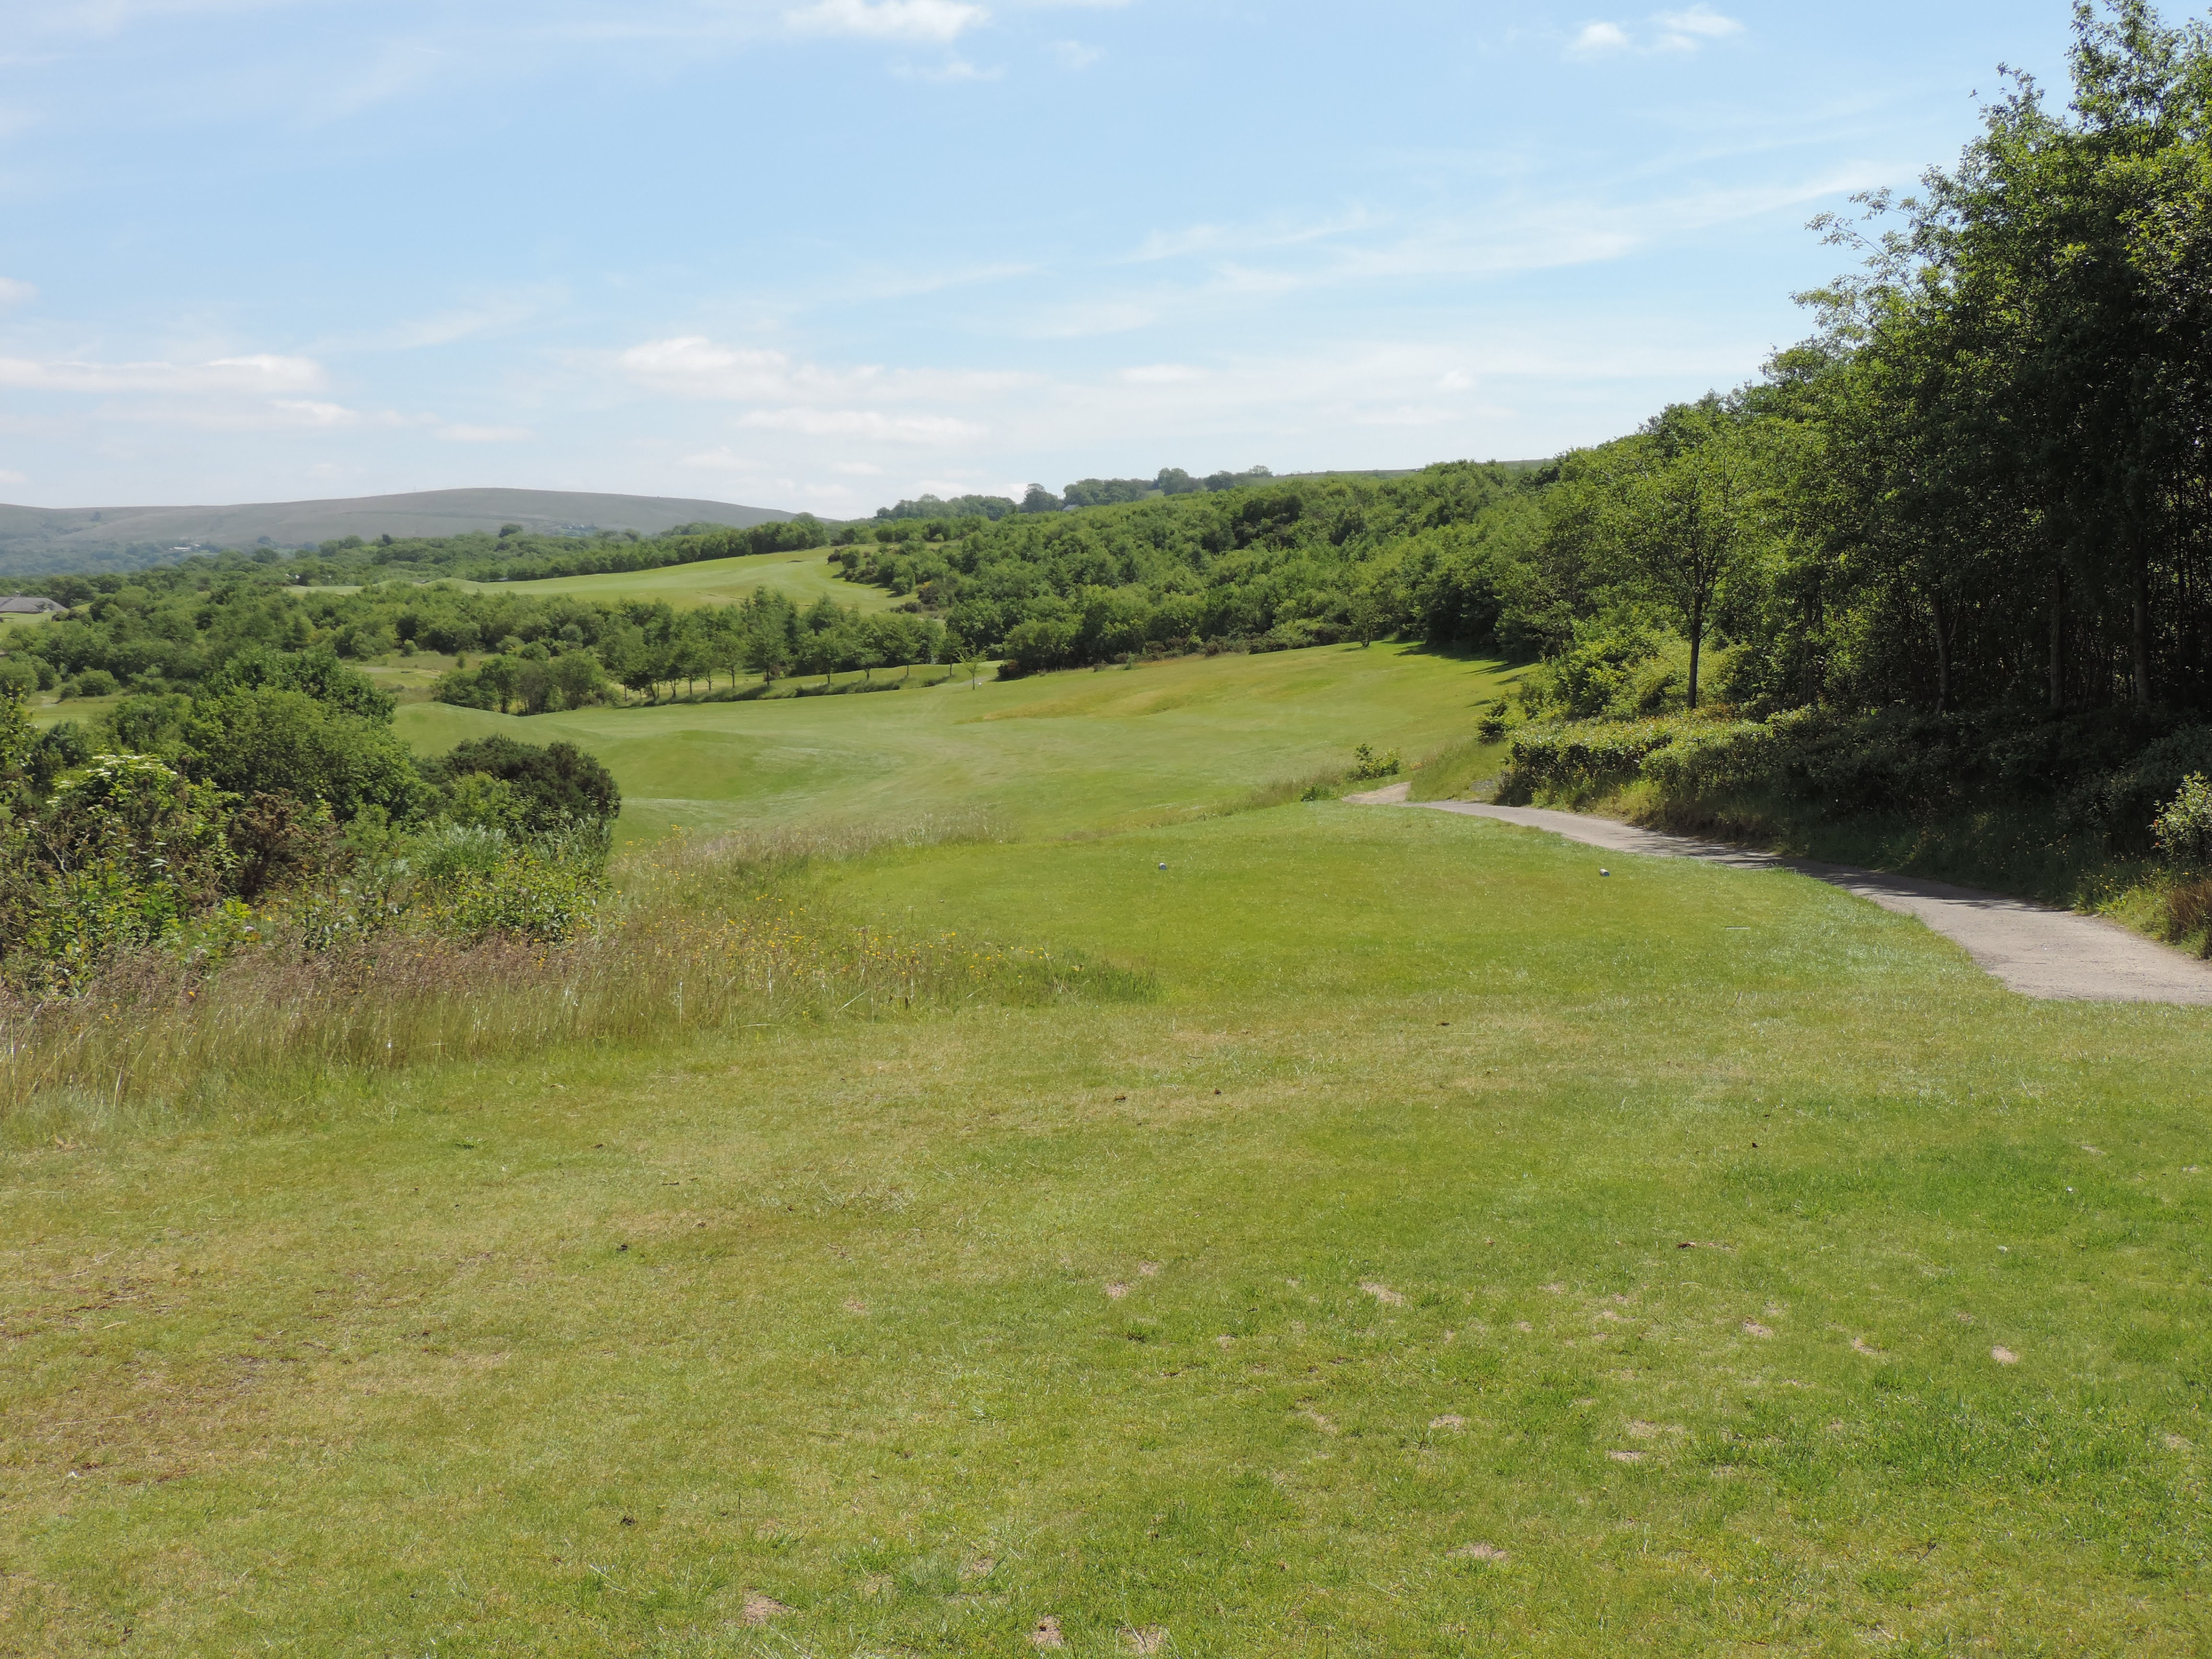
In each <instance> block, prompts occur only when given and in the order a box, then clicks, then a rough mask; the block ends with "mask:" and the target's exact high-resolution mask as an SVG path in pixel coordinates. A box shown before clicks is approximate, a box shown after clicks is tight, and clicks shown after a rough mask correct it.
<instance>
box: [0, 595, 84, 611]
mask: <svg viewBox="0 0 2212 1659" xmlns="http://www.w3.org/2000/svg"><path fill="white" fill-rule="evenodd" d="M68 609H69V607H68V606H67V605H64V604H63V603H62V602H61V601H60V600H58V599H46V598H45V597H43V596H38V597H34V596H33V595H30V594H27V593H11V594H10V595H9V596H8V597H7V598H6V599H0V617H52V616H58V615H59V614H60V613H61V612H63V611H66V610H68Z"/></svg>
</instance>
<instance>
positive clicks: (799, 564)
mask: <svg viewBox="0 0 2212 1659" xmlns="http://www.w3.org/2000/svg"><path fill="white" fill-rule="evenodd" d="M459 585H460V586H464V587H473V588H476V589H478V590H479V591H494V590H495V591H497V592H513V593H538V594H545V595H550V594H554V593H567V594H571V595H573V596H574V597H575V598H577V599H595V600H598V601H599V602H601V603H603V604H618V603H620V602H621V601H623V600H624V599H660V600H665V602H666V603H668V604H670V605H734V604H736V603H737V602H738V600H740V599H744V597H745V596H746V595H747V594H748V593H750V592H752V591H753V590H754V589H755V588H757V587H766V588H772V589H774V590H775V592H779V593H781V594H783V595H784V596H785V597H786V598H787V599H790V600H792V601H793V603H794V604H797V605H811V604H813V603H814V602H815V601H816V600H817V599H835V600H836V602H837V603H838V604H839V605H846V606H848V607H850V606H858V607H859V608H860V609H861V610H863V611H887V610H889V609H890V607H891V605H894V604H895V603H896V599H894V597H893V596H892V595H891V594H890V593H888V592H885V591H884V589H882V588H880V587H870V586H863V585H862V584H860V583H858V582H848V581H845V580H842V579H841V578H840V577H839V576H838V575H837V574H836V567H834V566H832V565H831V564H830V563H829V559H828V557H827V550H825V549H823V548H813V549H811V550H808V551H806V552H804V553H757V554H753V555H751V556H749V557H745V558H738V559H702V560H700V561H699V562H696V564H677V565H667V566H664V567H662V568H659V569H658V570H620V571H610V572H607V573H605V574H601V575H594V576H555V577H552V578H550V579H548V580H544V581H535V582H463V583H461V584H459Z"/></svg>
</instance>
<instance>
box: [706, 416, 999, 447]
mask: <svg viewBox="0 0 2212 1659" xmlns="http://www.w3.org/2000/svg"><path fill="white" fill-rule="evenodd" d="M739 423H740V424H741V425H744V426H749V427H757V428H761V429H762V430H764V431H769V432H797V433H801V434H804V435H805V436H807V437H809V438H869V439H874V440H877V441H882V442H890V443H899V444H948V443H961V442H964V441H968V440H969V439H973V438H980V437H981V436H982V435H984V432H985V430H986V428H983V427H981V426H978V425H977V424H976V423H975V422H973V421H962V420H956V419H954V418H953V417H952V416H949V415H898V414H889V413H886V412H885V411H884V410H879V409H756V410H749V411H748V412H747V413H746V414H745V415H744V416H742V417H741V418H740V422H739Z"/></svg>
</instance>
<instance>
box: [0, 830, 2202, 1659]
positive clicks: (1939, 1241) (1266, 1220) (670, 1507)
mask: <svg viewBox="0 0 2212 1659" xmlns="http://www.w3.org/2000/svg"><path fill="white" fill-rule="evenodd" d="M1162 864H1164V865H1165V866H1167V868H1166V869H1165V870H1162V869H1161V868H1159V866H1161V865H1162ZM1612 868H1613V874H1612V876H1610V877H1608V878H1602V879H1601V878H1599V877H1598V876H1597V874H1596V869H1595V863H1594V860H1593V859H1592V857H1591V856H1590V855H1589V853H1588V851H1587V849H1580V848H1571V847H1568V846H1565V845H1563V844H1561V843H1559V842H1557V841H1555V840H1553V839H1550V838H1547V837H1543V836H1536V835H1533V834H1530V833H1528V832H1524V831H1519V830H1516V829H1510V828H1507V827H1504V826H1501V825H1497V824H1492V823H1483V822H1480V821H1469V820H1463V819H1458V818H1453V817H1447V816H1445V815H1442V814H1432V813H1425V812H1417V811H1389V810H1386V809H1362V808H1356V807H1351V806H1346V805H1340V804H1337V803H1333V802H1325V803H1319V804H1311V805H1304V804H1301V805H1286V806H1283V807H1279V808H1276V809H1273V810H1271V811H1249V812H1244V813H1241V814H1237V815H1233V816H1228V817H1215V818H1211V819H1208V820H1206V821H1202V822H1197V823H1181V824H1172V825H1164V826H1159V827H1155V828H1150V829H1143V830H1139V831H1133V832H1129V833H1126V834H1123V835H1120V836H1100V837H1097V838H1092V839H1087V840H1076V841H1060V842H1027V843H1020V844H998V845H988V846H986V845H953V846H943V847H937V848H903V849H902V848H893V849H887V850H884V851H879V852H876V853H872V854H866V855H865V856H862V857H859V858H855V859H848V860H836V861H832V862H828V863H820V862H817V863H816V864H815V865H813V866H810V868H809V870H808V871H807V872H805V874H804V875H803V877H799V878H795V879H799V880H801V882H802V884H803V885H804V886H805V890H806V891H807V893H808V895H809V899H810V902H816V903H819V904H821V905H823V906H825V907H830V908H834V909H835V910H836V912H837V913H838V914H840V915H843V916H845V917H847V918H848V919H857V920H860V921H873V922H875V923H876V924H878V925H880V926H884V927H892V928H902V929H910V930H915V931H927V932H928V933H932V934H942V933H954V934H958V935H960V936H963V937H967V936H981V937H1000V936H1003V935H1004V930H1006V928H1008V927H1015V928H1018V929H1019V930H1020V931H1021V933H1022V936H1023V937H1024V938H1025V939H1028V940H1030V941H1031V942H1032V943H1034V944H1036V945H1040V946H1042V945H1051V946H1052V947H1053V948H1055V949H1058V948H1066V947H1073V946H1080V947H1082V948H1084V949H1085V950H1088V951H1096V952H1097V953H1100V954H1101V955H1103V956H1109V957H1113V958H1114V959H1116V960H1120V961H1124V962H1127V963H1137V964H1142V965H1144V966H1145V967H1146V968H1148V969H1150V970H1151V971H1152V973H1153V974H1154V975H1156V976H1157V980H1158V985H1159V987H1160V996H1159V1000H1157V1001H1154V1002H1151V1003H1128V1002H1075V1003H1063V1004H1061V1005H1060V1006H1049V1007H1046V1006H1009V1005H1006V1004H1003V1003H1000V1004H992V1005H987V1006H986V1005H980V1004H971V1005H969V1006H963V1007H958V1008H943V1007H940V1008H937V1009H932V1010H921V1009H916V1010H911V1011H910V1010H906V1009H902V1008H898V1007H895V1006H885V1007H884V1008H883V1009H882V1010H881V1011H880V1012H879V1014H878V1017H877V1018H872V1019H870V1020H867V1021H866V1022H860V1021H857V1020H853V1019H844V1020H833V1021H826V1022H825V1021H800V1022H792V1023H785V1024H775V1025H773V1026H770V1027H769V1028H768V1029H765V1030H720V1031H716V1032H711V1033H703V1034H693V1035H691V1036H688V1037H685V1038H684V1039H681V1040H678V1041H672V1042H671V1041H660V1042H623V1041H622V1040H621V1039H619V1038H618V1037H607V1038H604V1039H603V1040H601V1041H599V1042H592V1043H586V1044H570V1045H567V1046H564V1047H560V1048H554V1049H550V1050H547V1051H544V1052H542V1053H537V1054H526V1055H523V1054H518V1055H514V1056H512V1057H507V1058H502V1059H497V1060H483V1061H479V1062H477V1063H474V1064H467V1065H448V1066H416V1067H411V1068H408V1069H406V1070H404V1071H403V1072H398V1073H388V1074H384V1075H380V1076H377V1077H374V1078H373V1079H362V1080H359V1081H356V1082H355V1083H353V1084H351V1085H346V1084H343V1082H342V1081H340V1080H337V1079H325V1082H324V1083H323V1084H322V1085H319V1091H318V1092H317V1093H316V1095H315V1097H314V1099H313V1100H312V1101H307V1102H299V1103H294V1104H293V1105H292V1106H291V1107H290V1108H289V1109H288V1110H287V1111H286V1113H284V1114H283V1115H278V1116H276V1117H275V1118H262V1119H259V1120H252V1117H251V1113H250V1111H249V1109H248V1108H249V1104H250V1103H247V1102H244V1101H241V1102H240V1103H239V1113H238V1118H239V1121H258V1126H259V1127H255V1128H253V1129H252V1131H251V1132H240V1129H239V1128H237V1127H235V1126H234V1124H229V1123H224V1122H221V1121H204V1122H202V1123H200V1124H198V1125H197V1126H190V1127H185V1128H183V1129H181V1130H179V1132H176V1133H169V1134H166V1135H161V1136H155V1137H150V1138H149V1137H148V1136H146V1135H144V1134H143V1133H132V1134H123V1133H108V1134H92V1135H88V1137H86V1138H85V1139H83V1140H82V1141H81V1142H80V1144H76V1145H70V1146H63V1145H56V1144H53V1143H52V1141H51V1140H50V1141H48V1142H47V1143H46V1144H45V1145H42V1146H37V1147H21V1146H19V1147H18V1148H16V1149H15V1150H14V1151H13V1152H9V1153H8V1154H7V1155H6V1156H7V1165H6V1167H7V1170H8V1179H7V1182H6V1184H5V1188H4V1197H5V1201H6V1203H7V1205H8V1212H7V1225H6V1226H5V1229H4V1232H0V1237H4V1239H5V1240H6V1242H7V1243H6V1250H7V1258H6V1268H7V1283H8V1285H9V1306H8V1313H7V1318H6V1329H7V1331H8V1339H9V1351H10V1361H11V1363H10V1364H9V1367H8V1368H7V1370H6V1372H5V1374H4V1378H0V1389H4V1394H0V1422H4V1424H5V1425H6V1428H5V1434H4V1436H0V1440H4V1444H5V1447H6V1450H5V1451H4V1453H0V1459H3V1460H4V1461H0V1483H4V1484H0V1504H4V1517H5V1524H4V1525H0V1574H4V1577H0V1583H4V1584H5V1586H6V1589H5V1592H4V1594H5V1598H6V1599H5V1602H4V1621H0V1644H6V1645H7V1646H9V1648H10V1649H12V1650H16V1651H24V1652H42V1653H43V1652H83V1651H97V1650H102V1649H105V1648H107V1647H112V1646H115V1645H119V1644H124V1643H125V1642H126V1641H127V1643H128V1644H129V1645H130V1646H131V1647H133V1648H145V1649H149V1650H154V1651H175V1652H233V1651H246V1650H271V1649H273V1650H297V1651H310V1650H311V1651H314V1652H318V1653H330V1654H352V1653H358V1654H383V1653H398V1652H407V1653H418V1652H428V1651H432V1650H437V1651H461V1652H469V1653H477V1654H517V1655H520V1654H531V1655H538V1654H562V1653H575V1654H585V1653H590V1654H606V1653H639V1654H667V1655H690V1654H726V1653H761V1654H771V1653H773V1654H790V1653H810V1654H811V1653H821V1654H838V1655H844V1654H856V1653H869V1654H873V1653H1001V1654H1011V1653H1017V1652H1024V1651H1031V1649H1030V1647H1029V1646H1028V1638H1030V1635H1031V1633H1032V1632H1035V1631H1036V1629H1037V1627H1038V1626H1039V1623H1040V1621H1041V1620H1045V1619H1048V1618H1049V1619H1051V1620H1054V1621H1055V1624H1056V1626H1057V1628H1058V1629H1059V1630H1060V1632H1061V1633H1062V1639H1064V1640H1065V1642H1066V1650H1067V1651H1069V1652H1071V1653H1091V1654H1104V1653H1108V1652H1127V1651H1130V1650H1133V1649H1135V1648H1140V1647H1141V1646H1142V1644H1145V1643H1149V1642H1154V1641H1157V1643H1158V1646H1157V1648H1156V1650H1157V1651H1159V1652H1163V1653H1165V1652H1176V1653H1184V1654H1208V1655H1211V1654H1249V1653H1294V1654H1312V1655H1316V1656H1318V1655H1321V1654H1323V1653H1328V1654H1333V1655H1334V1654H1346V1653H1368V1654H1377V1655H1382V1654H1388V1655H1400V1654H1425V1653H1437V1654H1458V1653H1470V1652H1490V1651H1506V1652H1519V1653H1532V1654H1584V1653H1591V1652H1613V1651H1621V1650H1644V1651H1652V1652H1683V1651H1736V1650H1752V1649H1754V1648H1757V1649H1760V1650H1783V1651H1791V1652H1802V1653H1829V1652H1835V1653H1843V1652H1857V1651H1862V1650H1864V1649H1866V1648H1867V1647H1868V1646H1869V1644H1875V1645H1879V1646H1881V1648H1883V1649H1885V1650H1892V1651H1899V1652H1938V1651H1965V1650H1991V1651H2002V1652H2005V1653H2052V1654H2057V1653H2068V1654H2072V1653H2081V1652H2104V1653H2120V1652H2127V1653H2190V1652H2195V1651H2199V1650H2202V1648H2203V1644H2204V1642H2205V1639H2206V1636H2207V1632H2206V1629H2205V1625H2206V1620H2205V1616H2204V1614H2203V1611H2202V1609H2203V1605H2204V1600H2203V1597H2204V1591H2205V1589H2206V1525H2205V1522H2204V1518H2203V1516H2204V1511H2203V1505H2202V1501H2201V1482H2202V1479H2203V1459H2204V1455H2205V1454H2204V1451H2203V1447H2204V1446H2205V1445H2206V1443H2207V1435H2208V1433H2212V1425H2208V1423H2207V1421H2206V1419H2205V1402H2204V1400H2203V1389H2202V1382H2203V1376H2204V1375H2205V1370H2206V1366H2207V1364H2208V1363H2212V1345H2208V1342H2207V1333H2206V1325H2205V1321H2204V1318H2203V1280H2204V1274H2205V1268H2204V1261H2203V1243H2202V1241H2203V1237H2204V1231H2205V1224H2206V1221H2207V1219H2208V1206H2209V1205H2212V1200H2208V1198H2207V1196H2206V1194H2205V1183H2206V1182H2207V1181H2208V1180H2212V1176H2206V1175H2205V1174H2203V1173H2202V1171H2203V1169H2204V1168H2205V1167H2207V1166H2212V1156H2208V1153H2212V1147H2208V1146H2207V1139H2208V1133H2207V1130H2206V1127H2205V1125H2204V1122H2203V1115H2202V1112H2201V1110H2200V1109H2199V1108H2198V1105H2197V1093H2198V1080H2199V1078H2200V1075H2201V1064H2202V1056H2203V1052H2204V1041H2205V1037H2206V1035H2207V1031H2208V1025H2212V1022H2208V1020H2207V1018H2206V1016H2205V1015H2204V1014H2203V1012H2200V1011H2182V1010H2172V1009H2161V1008H2152V1007H2140V1006H2093V1005H2060V1004H2031V1003H2027V1002H2025V1001H2022V1000H2019V999H2017V998H2015V997H2012V996H2010V995H2008V994H2006V993H2004V992H2003V991H2002V990H2001V989H2000V988H1999V987H1996V985H1995V984H1994V983H1993V982H1992V981H1990V980H1989V979H1988V978H1987V977H1986V976H1984V975H1982V974H1980V973H1979V972H1978V971H1977V970H1976V969H1973V967H1972V965H1971V964H1970V963H1968V962H1967V961H1966V958H1965V957H1963V955H1962V954H1961V953H1960V952H1959V951H1956V950H1955V949H1954V948H1953V947H1951V946H1950V945H1948V944H1946V943H1944V942H1943V941H1942V940H1940V939H1935V938H1933V937H1932V936H1930V935H1929V934H1928V933H1925V932H1924V931H1923V930H1921V929H1919V928H1918V927H1917V926H1915V925H1914V924H1912V923H1911V922H1909V921H1905V920H1904V919H1902V918H1899V917H1896V916H1892V915H1887V914H1886V913H1884V912H1881V911H1879V910H1876V909H1875V908H1871V907H1869V906H1864V905H1861V904H1859V903H1857V902H1855V901H1853V900H1851V899H1850V898H1849V897H1848V896H1845V895H1844V894H1842V893H1840V892H1838V891H1836V890H1832V889H1829V888H1826V887H1824V886H1821V885H1820V884H1815V883H1812V882H1808V881H1804V880H1801V879H1799V878H1795V877H1791V876H1787V875H1780V874H1771V873H1752V872H1735V871H1728V870H1722V869H1716V868H1711V867H1707V866H1695V865H1690V864H1686V863H1669V862H1659V861H1649V862H1647V861H1643V860H1629V861H1628V862H1626V864H1624V863H1622V862H1621V861H1620V860H1619V859H1618V858H1616V859H1615V860H1613V863H1612ZM1998 1349H2002V1350H2003V1351H2004V1352H2005V1354H2006V1355H2008V1356H2010V1363H2005V1362H2004V1361H2003V1360H2001V1359H2000V1358H1998V1357H1996V1354H1995V1351H1996V1350H1998Z"/></svg>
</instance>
